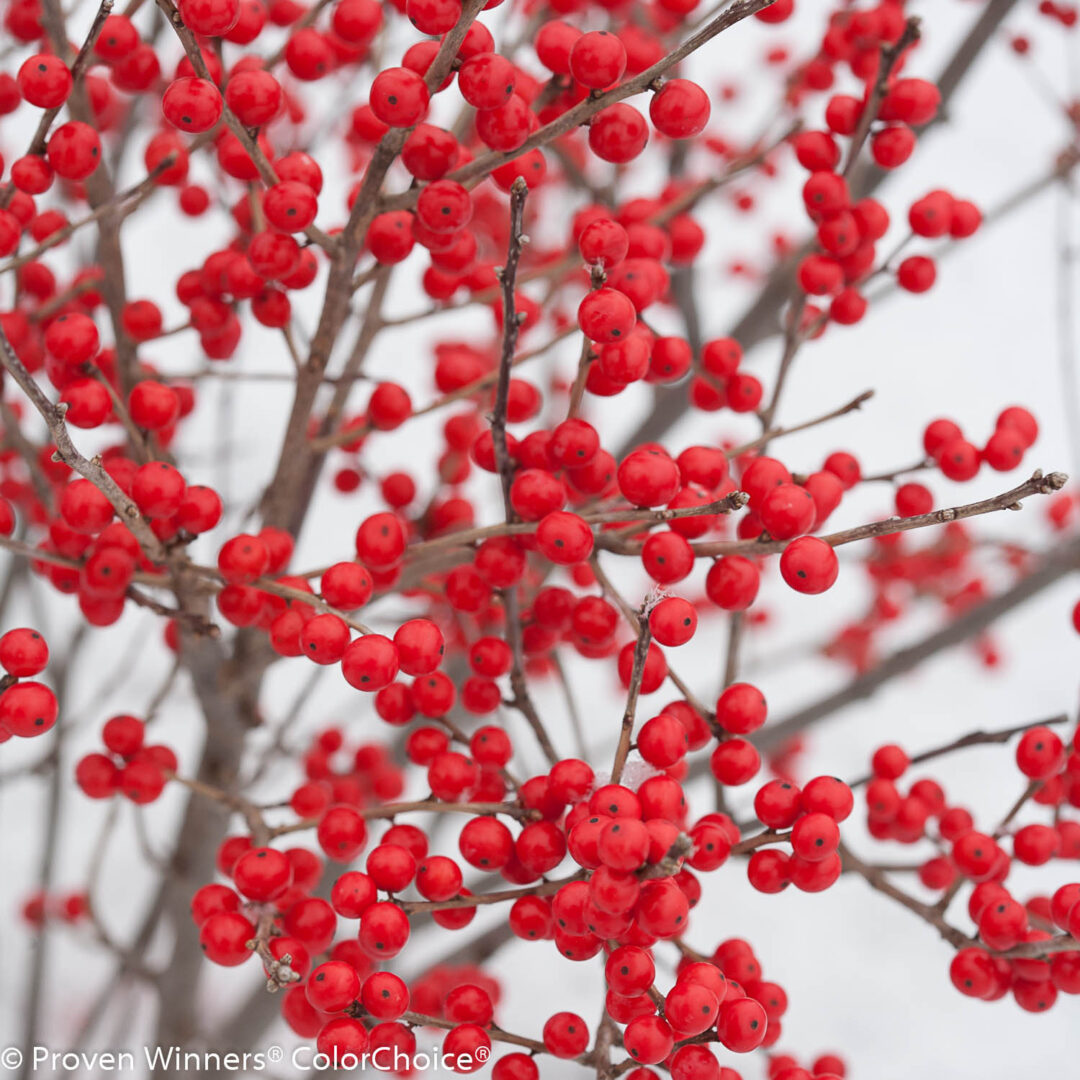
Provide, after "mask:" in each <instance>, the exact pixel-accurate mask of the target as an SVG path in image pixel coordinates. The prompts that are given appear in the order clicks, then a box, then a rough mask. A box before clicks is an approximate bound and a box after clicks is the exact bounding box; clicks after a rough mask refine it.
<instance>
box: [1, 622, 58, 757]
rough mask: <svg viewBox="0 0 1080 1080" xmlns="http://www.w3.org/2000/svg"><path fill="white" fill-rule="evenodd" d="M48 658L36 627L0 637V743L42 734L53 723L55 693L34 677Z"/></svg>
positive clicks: (46, 644)
mask: <svg viewBox="0 0 1080 1080" xmlns="http://www.w3.org/2000/svg"><path fill="white" fill-rule="evenodd" d="M48 662H49V645H48V642H46V640H45V638H44V636H43V635H42V634H40V633H39V632H38V631H37V630H32V629H30V628H29V627H20V628H19V629H17V630H8V631H7V633H6V634H4V635H3V637H0V667H2V668H3V669H4V672H5V675H4V676H3V678H0V743H3V742H7V741H8V739H10V738H11V737H12V736H17V737H19V738H22V739H32V738H34V737H35V736H37V735H44V734H45V732H46V731H48V730H49V729H50V728H51V727H52V726H53V724H55V723H56V718H57V715H58V714H59V711H60V707H59V704H58V703H57V700H56V695H55V694H54V693H53V692H52V690H50V689H49V688H48V687H47V686H46V685H45V684H44V683H40V682H37V681H36V680H35V679H34V676H35V675H40V674H41V673H42V672H43V671H44V670H45V666H46V665H47V664H48Z"/></svg>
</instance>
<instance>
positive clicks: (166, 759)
mask: <svg viewBox="0 0 1080 1080" xmlns="http://www.w3.org/2000/svg"><path fill="white" fill-rule="evenodd" d="M101 741H102V743H103V745H104V748H105V751H106V752H105V753H90V754H85V755H84V756H83V757H82V758H80V759H79V761H78V763H77V764H76V766H75V782H76V783H77V784H78V785H79V787H80V788H81V789H82V792H83V794H85V795H88V796H90V798H91V799H110V798H112V796H113V795H123V796H125V797H126V798H128V799H130V800H131V801H132V802H133V803H136V804H138V805H143V804H145V803H152V802H153V801H154V800H155V799H157V797H158V796H159V795H160V794H161V792H162V791H163V790H164V788H165V784H166V782H167V780H168V778H169V776H170V775H172V774H174V773H175V772H176V769H177V760H176V754H174V753H173V751H172V750H171V749H170V748H169V747H168V746H163V745H160V744H157V745H151V744H149V743H147V742H146V724H145V723H144V722H143V721H142V720H140V719H139V718H138V717H136V716H114V717H112V719H111V720H106V721H105V725H104V726H103V727H102V729H101Z"/></svg>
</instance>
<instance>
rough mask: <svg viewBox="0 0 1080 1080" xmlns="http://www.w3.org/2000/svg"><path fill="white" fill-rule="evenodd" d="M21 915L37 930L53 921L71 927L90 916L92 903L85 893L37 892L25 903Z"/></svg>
mask: <svg viewBox="0 0 1080 1080" xmlns="http://www.w3.org/2000/svg"><path fill="white" fill-rule="evenodd" d="M21 914H22V917H23V920H24V921H25V922H26V923H27V925H29V926H31V927H33V928H34V929H35V930H40V929H41V927H43V926H44V925H45V924H46V923H47V922H49V921H53V920H55V921H57V922H61V923H65V924H67V925H69V926H71V925H75V924H77V923H81V922H83V921H84V920H85V919H86V918H87V917H88V916H89V914H90V903H89V900H88V899H87V896H86V893H84V892H67V893H44V892H36V893H34V894H33V896H30V897H28V898H27V899H26V900H25V901H23V905H22V912H21Z"/></svg>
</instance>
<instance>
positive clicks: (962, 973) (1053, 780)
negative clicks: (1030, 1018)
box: [866, 726, 1080, 1012]
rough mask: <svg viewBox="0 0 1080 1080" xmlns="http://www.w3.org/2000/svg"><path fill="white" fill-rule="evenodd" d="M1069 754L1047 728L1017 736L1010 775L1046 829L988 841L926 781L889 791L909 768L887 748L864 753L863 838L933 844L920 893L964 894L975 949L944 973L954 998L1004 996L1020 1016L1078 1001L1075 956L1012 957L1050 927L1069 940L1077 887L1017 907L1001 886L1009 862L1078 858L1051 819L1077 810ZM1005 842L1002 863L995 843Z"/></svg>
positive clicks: (1010, 829)
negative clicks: (1024, 788)
mask: <svg viewBox="0 0 1080 1080" xmlns="http://www.w3.org/2000/svg"><path fill="white" fill-rule="evenodd" d="M1078 750H1080V735H1076V736H1074V738H1073V740H1072V742H1071V744H1070V745H1068V746H1066V745H1065V744H1064V743H1063V742H1062V740H1061V739H1060V738H1059V737H1058V735H1057V734H1056V733H1055V732H1054V731H1053V730H1052V729H1051V728H1049V727H1046V726H1037V727H1032V728H1029V729H1028V730H1026V731H1025V732H1024V734H1023V735H1022V737H1021V738H1020V740H1019V742H1018V743H1017V746H1016V754H1015V757H1016V764H1017V768H1018V769H1019V771H1020V772H1021V773H1022V775H1023V776H1024V778H1025V780H1026V781H1027V782H1029V783H1030V784H1031V799H1032V801H1033V803H1034V804H1036V805H1037V806H1043V807H1048V808H1050V809H1051V810H1052V811H1053V820H1052V821H1051V823H1049V824H1028V825H1024V826H1021V827H1014V826H1010V825H1008V824H1007V825H1006V826H1004V827H1003V828H1002V829H999V830H998V831H996V832H995V833H994V834H993V835H990V834H987V833H984V832H980V831H979V830H977V829H976V828H975V820H974V818H973V816H972V814H971V813H970V811H969V810H967V809H966V808H965V807H963V806H961V805H955V804H950V803H949V802H948V800H947V798H946V794H945V791H944V789H943V787H942V786H941V784H940V783H939V782H938V781H936V780H934V779H931V778H923V779H920V780H917V781H915V782H914V783H913V784H912V785H911V786H910V788H909V789H908V791H907V792H906V794H905V793H903V792H901V790H900V789H899V787H898V785H897V781H898V780H900V778H901V777H902V776H904V774H905V773H906V772H907V770H908V768H909V767H910V764H911V762H910V759H909V757H908V755H907V754H906V753H905V752H904V750H903V749H902V748H901V747H899V746H896V745H892V744H890V745H885V746H880V747H878V749H877V750H876V751H875V752H874V755H873V759H872V770H873V771H872V776H871V778H870V780H869V782H868V783H867V786H866V807H867V828H868V829H869V831H870V834H871V835H872V836H874V837H876V838H877V839H878V840H892V841H896V842H899V843H902V844H908V845H911V844H915V843H918V842H919V841H920V840H924V839H927V838H928V839H930V840H931V841H933V842H934V843H935V844H936V846H937V847H938V849H939V852H940V853H939V854H937V855H935V856H933V857H931V858H929V859H927V860H926V861H924V862H922V863H921V864H919V866H918V877H919V880H920V882H921V883H922V885H923V886H924V887H926V888H928V889H931V890H934V891H938V892H942V893H945V895H949V896H951V895H952V893H953V892H954V891H955V890H956V889H957V888H959V886H960V885H961V884H964V883H971V884H973V885H974V888H973V890H972V892H971V894H970V896H969V899H968V914H969V916H970V918H971V920H972V922H973V923H974V924H975V928H976V934H977V939H976V938H973V939H972V942H971V944H970V945H968V946H966V947H964V948H961V949H960V951H958V952H957V954H956V956H955V957H954V959H953V961H952V964H951V967H950V973H951V977H952V980H953V983H954V984H955V986H956V987H957V989H958V990H960V991H961V993H964V994H967V995H968V996H970V997H976V998H982V999H984V1000H990V1001H994V1000H997V999H998V998H1001V997H1003V996H1005V994H1007V993H1009V992H1011V993H1012V995H1013V998H1014V999H1015V1001H1016V1003H1017V1004H1018V1005H1020V1007H1021V1008H1023V1009H1026V1010H1028V1011H1030V1012H1042V1011H1045V1010H1046V1009H1049V1008H1050V1007H1051V1006H1052V1005H1053V1004H1054V1002H1055V1000H1056V999H1057V996H1058V993H1059V992H1061V993H1065V994H1078V993H1080V952H1077V951H1075V950H1066V951H1062V952H1056V953H1053V954H1051V955H1046V956H1038V955H1032V956H1025V955H1023V950H1022V947H1023V946H1025V945H1028V946H1037V945H1038V943H1040V942H1044V941H1048V940H1049V939H1050V938H1051V937H1052V933H1051V930H1052V929H1053V928H1054V927H1058V928H1060V929H1061V930H1063V931H1065V932H1067V933H1070V934H1072V935H1073V936H1076V931H1077V930H1080V906H1078V904H1077V901H1078V900H1080V886H1078V885H1074V884H1067V885H1063V886H1062V887H1061V888H1060V889H1058V890H1057V892H1056V893H1055V894H1054V895H1053V897H1052V898H1047V897H1045V896H1042V897H1035V898H1033V899H1031V900H1028V901H1027V902H1020V901H1018V900H1016V899H1015V897H1014V896H1013V894H1012V892H1010V890H1009V889H1008V888H1006V886H1005V882H1006V880H1007V879H1008V878H1009V876H1010V872H1011V871H1012V869H1013V864H1014V862H1017V863H1022V864H1025V865H1028V866H1042V865H1045V864H1047V863H1050V862H1051V861H1052V860H1054V859H1066V860H1074V859H1078V858H1080V822H1076V821H1074V820H1070V819H1068V818H1066V817H1063V816H1062V815H1061V813H1060V811H1061V809H1062V808H1063V807H1066V806H1072V807H1080V753H1078ZM1006 835H1008V836H1009V838H1010V840H1011V855H1010V853H1009V851H1008V850H1007V849H1006V847H1005V846H1004V845H1003V843H1002V841H1003V840H1004V839H1005V836H1006ZM1070 920H1071V921H1070ZM1010 951H1012V952H1010ZM1012 953H1015V955H1013V954H1012Z"/></svg>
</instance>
